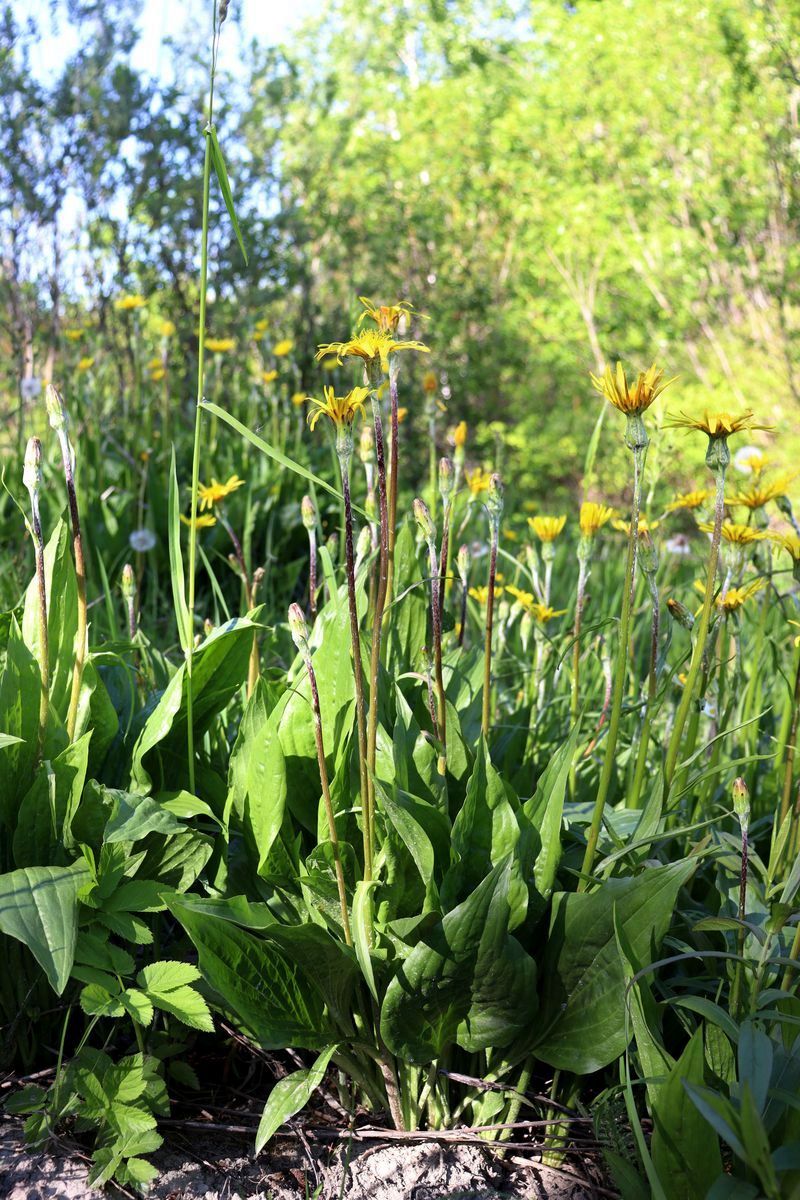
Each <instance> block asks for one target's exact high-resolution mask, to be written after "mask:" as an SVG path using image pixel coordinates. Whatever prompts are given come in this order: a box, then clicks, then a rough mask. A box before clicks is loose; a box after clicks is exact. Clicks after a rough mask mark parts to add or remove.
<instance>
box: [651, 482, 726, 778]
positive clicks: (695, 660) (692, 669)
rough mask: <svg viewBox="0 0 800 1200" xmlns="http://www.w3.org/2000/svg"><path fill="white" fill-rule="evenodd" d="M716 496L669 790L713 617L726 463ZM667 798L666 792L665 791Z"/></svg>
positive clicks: (670, 754)
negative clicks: (712, 526) (709, 546)
mask: <svg viewBox="0 0 800 1200" xmlns="http://www.w3.org/2000/svg"><path fill="white" fill-rule="evenodd" d="M715 473H716V483H717V487H716V498H715V502H714V531H713V533H712V535H711V549H710V552H709V556H708V573H707V575H706V590H705V595H704V597H703V609H702V612H701V614H700V621H699V623H698V626H697V634H696V636H695V640H694V647H693V649H692V659H691V663H690V665H689V671H688V674H687V677H686V683H685V685H684V689H683V695H682V696H681V702H680V704H679V705H678V711H677V712H676V714H675V723H674V725H673V727H672V735H671V737H670V741H669V747H668V749H667V758H666V762H665V764H664V777H665V784H666V791H668V790H669V787H670V785H671V783H672V778H673V776H674V774H675V767H676V765H677V762H678V754H679V753H680V749H681V741H682V737H683V728H684V725H685V724H686V718H687V716H688V715H689V709H690V707H691V704H692V701H693V700H694V693H695V684H696V683H697V677H698V675H699V674H700V668H701V666H702V662H703V651H704V649H705V644H706V637H707V636H708V627H709V624H710V621H711V607H712V603H713V600H714V587H715V583H716V577H717V562H718V560H719V543H720V538H721V535H722V517H723V514H724V511H725V466H723V465H720V466H717V467H716V471H715ZM665 799H666V794H665Z"/></svg>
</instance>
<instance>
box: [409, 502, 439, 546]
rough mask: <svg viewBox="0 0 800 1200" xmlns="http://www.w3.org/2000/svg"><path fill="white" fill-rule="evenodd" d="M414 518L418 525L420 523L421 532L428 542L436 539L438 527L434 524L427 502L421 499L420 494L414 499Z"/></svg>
mask: <svg viewBox="0 0 800 1200" xmlns="http://www.w3.org/2000/svg"><path fill="white" fill-rule="evenodd" d="M414 518H415V520H416V522H417V525H419V528H420V532H421V533H422V536H423V537H424V538H425V541H426V542H428V543H430V542H432V541H434V540H435V538H436V527H435V526H434V524H433V519H432V517H431V514H430V512H429V511H428V506H427V504H426V503H425V501H424V500H420V498H419V496H417V498H416V500H415V501H414Z"/></svg>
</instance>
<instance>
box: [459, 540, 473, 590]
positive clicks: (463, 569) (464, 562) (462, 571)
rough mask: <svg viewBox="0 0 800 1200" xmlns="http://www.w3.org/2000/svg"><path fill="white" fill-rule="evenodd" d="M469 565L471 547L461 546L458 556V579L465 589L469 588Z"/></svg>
mask: <svg viewBox="0 0 800 1200" xmlns="http://www.w3.org/2000/svg"><path fill="white" fill-rule="evenodd" d="M469 563H470V554H469V546H459V549H458V554H457V555H456V566H457V568H458V577H459V579H460V580H461V582H462V583H463V584H464V586H465V587H466V586H467V576H468V575H469Z"/></svg>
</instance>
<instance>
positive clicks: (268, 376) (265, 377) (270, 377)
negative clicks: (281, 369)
mask: <svg viewBox="0 0 800 1200" xmlns="http://www.w3.org/2000/svg"><path fill="white" fill-rule="evenodd" d="M277 378H278V372H277V371H275V370H272V371H262V372H261V382H262V383H274V382H275V380H276V379H277Z"/></svg>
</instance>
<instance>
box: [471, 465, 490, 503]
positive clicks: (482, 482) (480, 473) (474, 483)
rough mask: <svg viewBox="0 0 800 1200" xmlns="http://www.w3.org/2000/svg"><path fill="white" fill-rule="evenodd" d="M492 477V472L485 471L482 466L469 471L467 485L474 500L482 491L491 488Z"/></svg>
mask: <svg viewBox="0 0 800 1200" xmlns="http://www.w3.org/2000/svg"><path fill="white" fill-rule="evenodd" d="M491 478H492V476H491V473H490V472H489V471H484V470H483V469H482V468H481V467H476V468H475V470H474V471H467V487H468V488H469V491H470V495H471V497H472V499H473V500H476V499H477V498H478V496H480V494H481V492H486V491H488V490H489V482H490V480H491Z"/></svg>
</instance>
